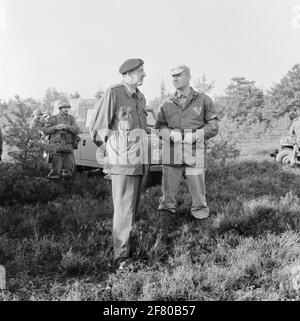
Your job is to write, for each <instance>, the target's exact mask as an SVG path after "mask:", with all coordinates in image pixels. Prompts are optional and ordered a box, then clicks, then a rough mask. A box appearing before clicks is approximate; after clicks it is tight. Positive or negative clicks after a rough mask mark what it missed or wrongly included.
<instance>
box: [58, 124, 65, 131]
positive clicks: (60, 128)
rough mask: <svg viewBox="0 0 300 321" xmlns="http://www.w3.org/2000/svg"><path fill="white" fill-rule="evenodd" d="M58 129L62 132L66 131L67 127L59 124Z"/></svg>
mask: <svg viewBox="0 0 300 321" xmlns="http://www.w3.org/2000/svg"><path fill="white" fill-rule="evenodd" d="M56 128H57V129H58V130H62V129H66V128H67V127H66V125H65V124H57V125H56Z"/></svg>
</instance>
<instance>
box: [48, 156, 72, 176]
mask: <svg viewBox="0 0 300 321" xmlns="http://www.w3.org/2000/svg"><path fill="white" fill-rule="evenodd" d="M51 163H52V171H51V175H61V174H62V173H63V172H68V173H73V172H74V170H75V159H74V153H73V152H72V153H55V154H53V156H52V161H51Z"/></svg>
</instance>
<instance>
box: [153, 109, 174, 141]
mask: <svg viewBox="0 0 300 321" xmlns="http://www.w3.org/2000/svg"><path fill="white" fill-rule="evenodd" d="M163 107H164V105H162V106H161V107H160V109H159V112H158V115H157V119H156V122H155V125H154V128H155V129H156V135H157V136H158V137H161V138H162V139H163V140H164V141H169V140H170V132H171V129H170V128H169V127H168V120H167V117H166V115H165V112H164V108H163Z"/></svg>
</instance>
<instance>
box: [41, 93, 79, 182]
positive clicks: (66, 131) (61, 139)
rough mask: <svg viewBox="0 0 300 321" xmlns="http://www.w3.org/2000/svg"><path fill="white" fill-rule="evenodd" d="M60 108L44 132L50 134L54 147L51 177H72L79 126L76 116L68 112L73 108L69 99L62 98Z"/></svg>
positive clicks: (48, 122)
mask: <svg viewBox="0 0 300 321" xmlns="http://www.w3.org/2000/svg"><path fill="white" fill-rule="evenodd" d="M58 108H59V114H57V115H54V116H52V117H50V118H49V119H48V120H47V121H46V124H45V126H44V133H45V135H47V136H49V144H50V146H51V147H52V148H53V152H52V153H51V158H50V160H51V164H52V169H51V171H50V173H49V175H48V178H50V179H59V178H61V177H71V176H72V175H73V173H74V170H75V160H74V152H73V150H74V144H75V140H76V135H77V134H78V133H79V127H78V126H77V124H76V121H75V119H74V117H73V116H72V115H69V114H68V113H69V109H70V108H71V105H70V102H69V101H68V99H61V100H60V101H59V105H58Z"/></svg>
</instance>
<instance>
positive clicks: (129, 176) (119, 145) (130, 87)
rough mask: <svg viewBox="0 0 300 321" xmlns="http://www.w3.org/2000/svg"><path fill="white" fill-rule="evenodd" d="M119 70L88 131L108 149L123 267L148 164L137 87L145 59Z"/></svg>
mask: <svg viewBox="0 0 300 321" xmlns="http://www.w3.org/2000/svg"><path fill="white" fill-rule="evenodd" d="M119 72H120V73H121V74H122V81H121V83H119V84H117V85H114V86H111V87H110V88H109V89H108V90H107V91H106V92H105V94H104V95H103V97H102V98H101V100H100V102H99V105H98V106H97V107H96V110H95V114H94V117H93V120H92V122H91V125H90V131H91V136H92V138H93V140H94V142H95V144H96V145H97V146H98V147H99V146H101V145H102V144H105V148H106V152H107V158H106V159H107V164H106V165H105V167H104V170H105V172H106V173H108V174H110V176H111V181H112V196H113V206H114V214H113V231H112V234H113V246H114V260H115V263H116V265H117V266H119V267H122V266H123V265H124V263H126V262H128V260H127V259H128V258H129V257H130V233H131V231H132V228H133V223H134V219H135V217H136V213H137V209H138V205H139V199H140V194H141V187H142V178H143V175H144V173H145V166H147V165H145V163H144V161H143V158H142V153H143V151H142V149H143V148H141V147H143V144H144V138H145V137H144V133H146V129H147V119H146V115H147V113H146V100H145V97H144V95H143V94H142V93H141V92H140V90H139V89H138V87H139V86H141V85H142V84H143V80H144V77H145V76H146V74H145V71H144V61H143V60H142V59H128V60H126V61H125V62H124V63H123V64H122V65H121V67H120V68H119ZM101 147H102V146H101Z"/></svg>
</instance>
